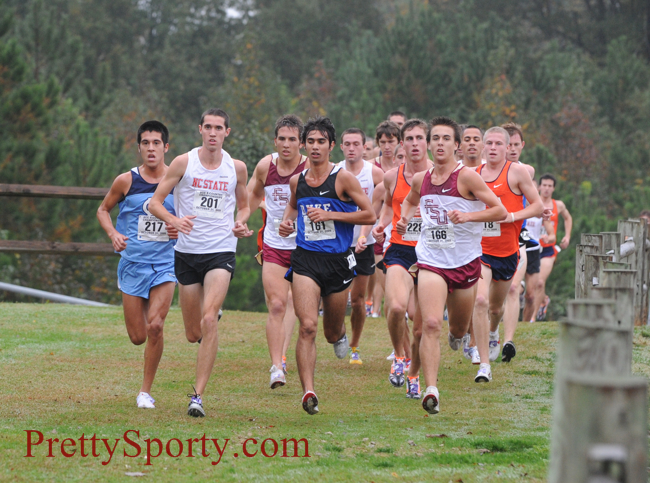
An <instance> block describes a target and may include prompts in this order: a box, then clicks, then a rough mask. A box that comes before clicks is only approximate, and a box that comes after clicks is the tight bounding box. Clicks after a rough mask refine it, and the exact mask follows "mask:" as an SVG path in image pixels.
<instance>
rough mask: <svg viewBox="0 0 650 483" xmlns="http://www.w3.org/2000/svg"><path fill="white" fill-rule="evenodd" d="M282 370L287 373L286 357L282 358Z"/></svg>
mask: <svg viewBox="0 0 650 483" xmlns="http://www.w3.org/2000/svg"><path fill="white" fill-rule="evenodd" d="M282 370H283V371H284V373H285V374H286V373H287V356H282Z"/></svg>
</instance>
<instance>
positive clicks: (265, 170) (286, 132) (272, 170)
mask: <svg viewBox="0 0 650 483" xmlns="http://www.w3.org/2000/svg"><path fill="white" fill-rule="evenodd" d="M302 126H303V125H302V121H301V120H300V118H299V117H297V116H294V115H287V116H282V117H281V118H279V119H278V120H277V122H276V123H275V138H274V143H275V147H276V150H277V153H278V156H277V157H275V158H274V157H273V156H266V157H265V158H264V159H262V160H261V161H260V162H259V163H258V165H257V166H256V168H255V171H254V172H253V176H252V177H251V179H250V181H249V183H248V195H249V196H248V199H249V206H250V210H251V213H253V212H254V211H255V210H257V208H258V207H259V206H260V203H261V202H262V200H263V199H264V202H265V207H266V209H265V212H266V219H265V222H264V232H263V249H262V260H263V264H262V284H263V285H264V294H265V295H266V305H267V307H268V310H269V315H268V319H267V322H266V341H267V344H268V346H269V354H270V356H271V364H272V365H271V371H270V372H271V381H270V386H271V389H275V388H276V387H279V386H283V385H284V384H286V377H285V371H284V369H283V362H284V360H285V356H286V349H287V346H288V344H289V341H290V339H291V334H292V333H293V326H294V325H295V314H294V312H293V304H292V306H291V307H289V306H288V301H289V292H290V288H291V284H290V283H289V282H288V281H286V280H285V279H284V274H285V273H286V272H287V270H288V269H289V267H290V266H291V253H292V252H293V250H294V249H295V248H296V238H295V236H293V237H286V238H285V237H281V236H280V233H279V228H280V223H281V222H282V216H283V215H284V210H285V208H286V207H287V203H288V202H289V197H290V196H291V191H290V189H289V180H290V179H291V177H292V176H293V175H296V174H298V173H300V172H301V171H303V170H304V169H305V167H306V163H307V157H306V156H303V155H301V154H300V146H301V141H300V137H301V135H302ZM287 312H288V315H289V316H288V317H287Z"/></svg>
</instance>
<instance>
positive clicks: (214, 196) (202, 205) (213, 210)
mask: <svg viewBox="0 0 650 483" xmlns="http://www.w3.org/2000/svg"><path fill="white" fill-rule="evenodd" d="M226 196H228V193H226V192H224V191H195V192H194V214H195V215H196V216H202V217H205V218H223V205H224V203H225V201H226Z"/></svg>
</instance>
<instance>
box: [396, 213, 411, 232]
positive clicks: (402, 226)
mask: <svg viewBox="0 0 650 483" xmlns="http://www.w3.org/2000/svg"><path fill="white" fill-rule="evenodd" d="M408 224H409V221H408V220H407V219H406V218H404V217H402V218H400V219H399V221H398V222H397V224H396V225H395V231H396V232H397V233H398V234H399V235H405V234H406V228H407V227H408Z"/></svg>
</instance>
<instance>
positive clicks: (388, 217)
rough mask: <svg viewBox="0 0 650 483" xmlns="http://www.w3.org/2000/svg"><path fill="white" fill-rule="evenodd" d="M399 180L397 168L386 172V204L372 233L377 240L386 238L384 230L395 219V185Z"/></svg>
mask: <svg viewBox="0 0 650 483" xmlns="http://www.w3.org/2000/svg"><path fill="white" fill-rule="evenodd" d="M396 182H397V168H393V169H391V170H390V171H387V172H386V173H385V174H384V191H385V195H384V206H383V207H382V209H381V213H380V215H379V223H377V226H375V227H374V228H373V229H372V235H373V236H374V237H375V238H377V240H383V239H384V230H385V229H386V227H387V226H388V225H389V224H390V222H391V221H392V220H393V185H394V184H395V183H396Z"/></svg>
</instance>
